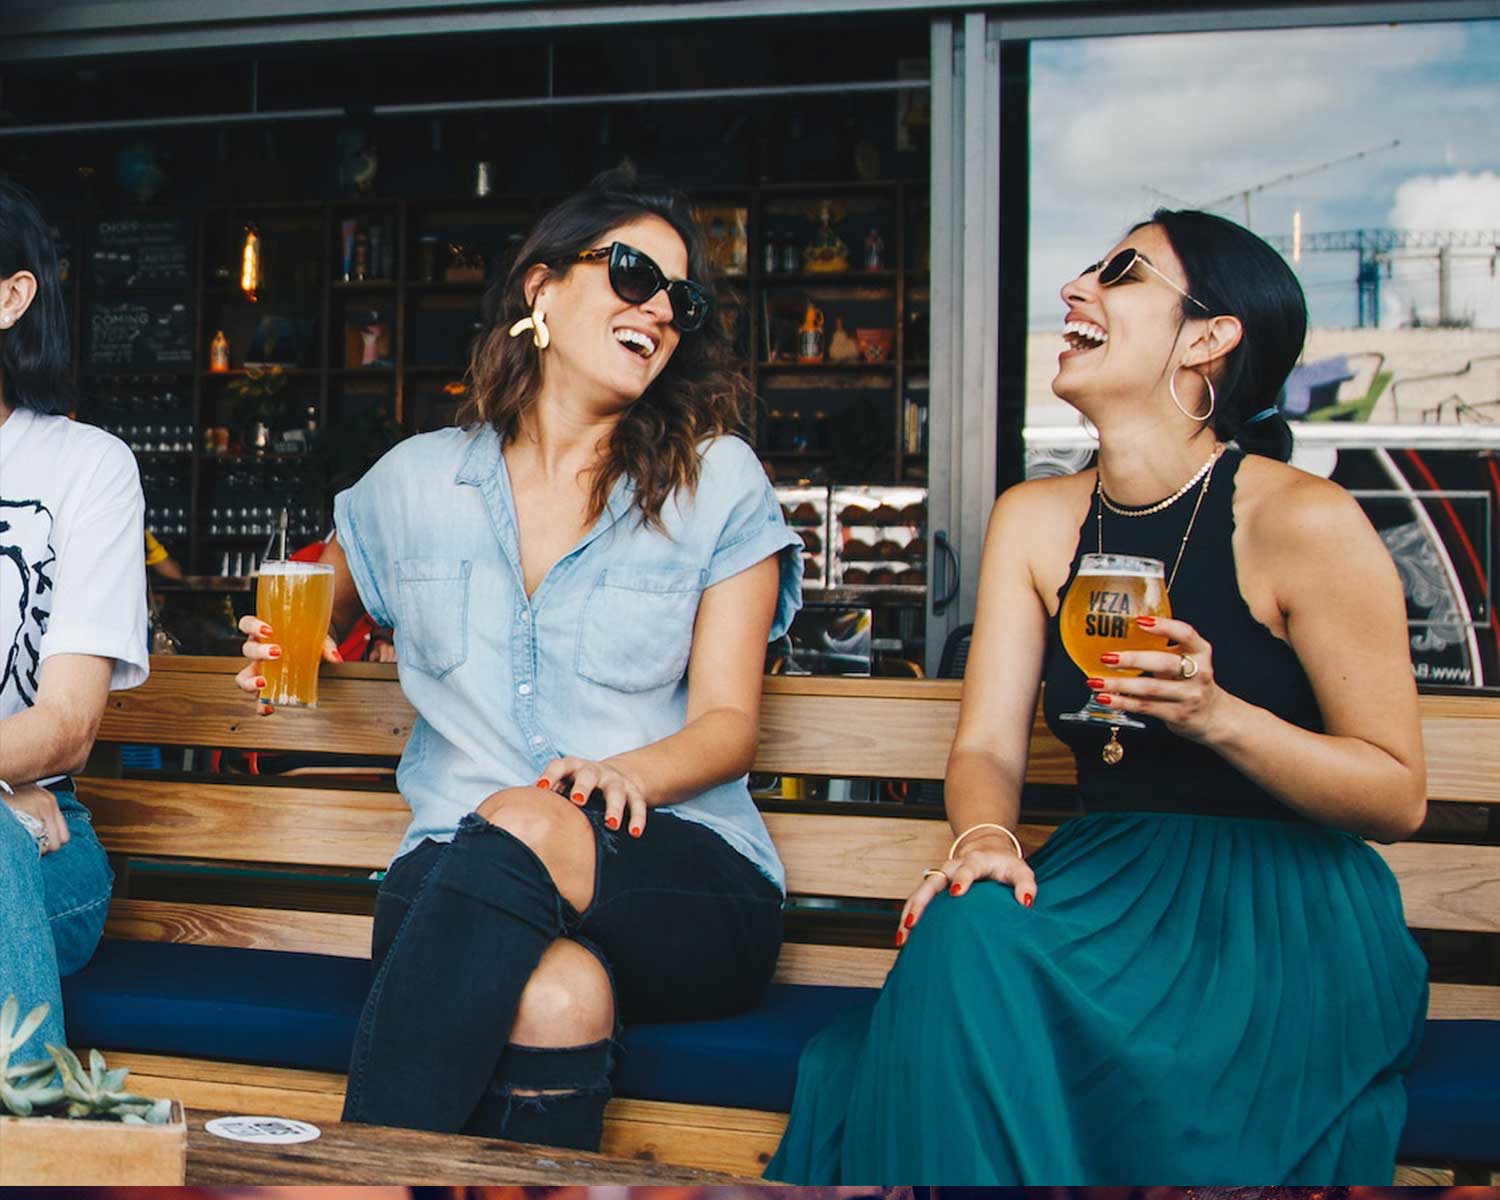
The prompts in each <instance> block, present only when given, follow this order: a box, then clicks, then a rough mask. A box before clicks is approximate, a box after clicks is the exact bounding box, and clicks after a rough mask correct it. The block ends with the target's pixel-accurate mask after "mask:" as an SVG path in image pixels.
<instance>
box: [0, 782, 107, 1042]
mask: <svg viewBox="0 0 1500 1200" xmlns="http://www.w3.org/2000/svg"><path fill="white" fill-rule="evenodd" d="M54 795H56V797H57V806H58V808H60V809H61V810H62V815H63V819H64V820H65V821H66V822H67V823H68V833H69V834H70V835H71V840H70V841H69V842H68V844H67V845H65V846H64V847H63V848H62V849H61V850H57V851H54V852H53V853H51V854H47V855H43V854H41V853H40V852H39V851H38V849H37V844H36V839H35V838H34V837H32V835H31V833H30V832H29V831H28V830H27V829H26V827H25V826H24V825H22V824H21V822H20V821H19V820H17V819H16V816H15V813H13V812H12V811H11V809H10V807H9V806H8V805H4V804H0V931H3V936H0V1000H3V999H4V998H5V997H6V996H9V995H11V994H12V993H14V994H15V995H16V997H17V998H18V999H19V1000H20V1002H21V1016H22V1017H25V1015H26V1014H27V1013H29V1012H30V1011H31V1010H32V1009H33V1008H35V1007H36V1006H37V1005H38V1004H42V1003H46V1004H47V1005H49V1006H50V1008H49V1010H48V1013H47V1019H46V1020H44V1021H43V1022H42V1024H41V1027H40V1028H39V1029H38V1030H37V1031H36V1032H35V1033H33V1034H32V1035H31V1037H30V1039H29V1040H28V1041H27V1043H26V1045H25V1047H24V1048H22V1049H21V1050H19V1051H17V1052H16V1053H15V1054H14V1055H13V1056H12V1062H18V1063H20V1062H29V1061H31V1060H32V1059H37V1058H45V1057H46V1051H45V1050H44V1049H43V1047H44V1046H45V1045H46V1043H48V1042H51V1043H52V1044H53V1045H55V1046H61V1045H65V1044H66V1039H65V1037H64V1035H63V1010H62V987H61V985H60V983H59V982H58V981H59V979H60V978H61V977H62V976H63V975H71V974H72V973H73V972H74V971H77V970H78V969H79V968H80V967H82V966H83V965H84V964H85V963H86V962H88V960H89V958H90V956H92V955H93V953H94V947H95V946H97V945H98V944H99V936H100V934H101V933H103V931H104V917H105V914H106V913H107V912H108V910H109V890H110V885H111V884H112V883H113V882H114V875H113V873H112V872H111V871H110V869H109V860H108V859H107V858H106V857H105V854H104V847H102V846H101V845H100V844H99V839H98V837H96V836H95V834H94V826H93V823H92V822H91V821H90V819H89V810H88V809H86V808H85V807H84V806H83V805H82V804H80V803H79V802H78V797H77V796H75V795H74V794H73V793H72V792H71V791H58V792H55V793H54Z"/></svg>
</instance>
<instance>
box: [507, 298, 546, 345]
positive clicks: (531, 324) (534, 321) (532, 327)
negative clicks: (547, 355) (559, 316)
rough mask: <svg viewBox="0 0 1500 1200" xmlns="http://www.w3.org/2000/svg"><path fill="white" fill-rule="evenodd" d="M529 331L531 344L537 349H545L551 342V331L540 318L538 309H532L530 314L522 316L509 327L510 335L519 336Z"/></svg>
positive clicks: (540, 313) (540, 314)
mask: <svg viewBox="0 0 1500 1200" xmlns="http://www.w3.org/2000/svg"><path fill="white" fill-rule="evenodd" d="M528 330H529V331H530V333H531V344H532V345H533V346H535V347H536V348H537V349H538V350H545V349H546V348H547V347H548V346H550V345H551V344H552V331H551V330H549V329H548V328H547V322H546V321H545V320H543V319H542V312H541V310H540V309H536V308H534V309H532V310H531V316H529V317H522V318H521V319H520V320H519V321H517V322H516V323H515V324H514V325H512V326H511V327H510V336H511V337H520V336H521V335H522V334H523V333H526V332H527V331H528Z"/></svg>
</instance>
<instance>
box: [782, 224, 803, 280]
mask: <svg viewBox="0 0 1500 1200" xmlns="http://www.w3.org/2000/svg"><path fill="white" fill-rule="evenodd" d="M781 269H782V271H783V272H784V273H785V274H794V273H795V272H797V271H800V270H802V251H801V250H799V249H798V248H797V239H796V238H794V237H793V236H792V235H791V234H790V233H784V234H782V241H781Z"/></svg>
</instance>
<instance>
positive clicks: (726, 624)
mask: <svg viewBox="0 0 1500 1200" xmlns="http://www.w3.org/2000/svg"><path fill="white" fill-rule="evenodd" d="M780 569H781V568H780V565H779V563H778V561H777V557H776V556H775V555H773V556H771V557H769V558H765V559H762V560H761V561H760V562H758V563H756V564H755V566H753V567H750V568H748V569H747V570H744V571H741V572H740V573H739V574H738V575H734V576H731V577H730V578H728V579H725V580H723V581H722V582H720V583H716V584H715V585H714V586H713V587H711V588H709V589H708V590H707V591H705V592H704V593H703V599H702V600H701V601H700V602H699V604H698V617H697V621H696V622H695V624H694V626H693V648H692V652H691V656H690V658H689V659H688V701H687V722H686V724H685V725H684V726H683V727H682V729H680V730H679V731H678V732H676V733H674V734H672V735H671V736H670V737H665V738H662V739H661V740H660V741H658V742H652V743H651V744H650V745H649V746H642V747H641V748H640V749H638V750H629V751H626V752H625V753H623V754H616V755H614V756H613V757H611V758H607V759H605V760H604V761H603V762H600V763H591V762H588V761H587V760H584V759H575V758H561V759H558V760H557V761H556V762H553V763H550V764H549V765H548V767H547V770H546V772H545V774H544V776H543V778H544V780H547V781H549V782H550V783H551V784H553V785H555V784H557V783H559V782H561V781H563V780H569V779H570V780H571V785H570V788H569V790H570V792H572V793H574V794H575V795H584V796H587V795H590V794H592V792H593V790H594V789H595V788H598V789H600V790H601V791H602V792H603V793H604V805H605V808H604V811H605V821H606V823H608V822H609V821H611V820H613V821H614V822H615V826H617V825H618V823H619V821H620V820H621V819H622V818H623V817H624V816H625V814H626V813H627V811H628V814H629V829H630V832H631V833H633V834H636V835H637V836H639V830H640V829H641V828H642V827H643V826H644V824H645V820H646V810H647V809H648V808H657V807H660V806H662V805H667V804H675V803H677V802H678V801H679V800H686V799H688V798H689V797H690V796H695V795H697V794H698V793H700V792H703V791H706V790H707V789H708V788H711V787H715V786H717V785H718V784H721V783H726V782H728V781H729V780H731V779H737V778H739V776H741V775H743V774H744V773H745V772H746V771H748V770H749V769H750V764H751V762H752V761H753V760H754V758H755V747H756V743H757V739H758V738H759V735H760V693H761V678H762V672H763V670H764V665H765V655H766V641H767V638H768V637H769V635H770V632H771V620H772V618H773V617H774V615H775V612H776V592H777V587H778V584H779V581H780ZM615 826H611V828H614V827H615Z"/></svg>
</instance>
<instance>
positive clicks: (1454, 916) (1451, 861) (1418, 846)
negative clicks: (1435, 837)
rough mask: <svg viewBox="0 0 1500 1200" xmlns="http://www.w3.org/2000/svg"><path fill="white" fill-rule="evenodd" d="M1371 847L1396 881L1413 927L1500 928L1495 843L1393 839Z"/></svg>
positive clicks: (1499, 861)
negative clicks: (1455, 842) (1400, 840)
mask: <svg viewBox="0 0 1500 1200" xmlns="http://www.w3.org/2000/svg"><path fill="white" fill-rule="evenodd" d="M1372 845H1374V844H1373V843H1372ZM1374 849H1375V850H1376V851H1377V852H1378V853H1379V854H1380V856H1381V857H1382V858H1384V859H1385V861H1386V864H1387V865H1388V866H1389V867H1390V868H1391V870H1392V871H1393V872H1394V873H1395V875H1396V878H1397V879H1398V880H1399V881H1400V884H1401V903H1402V905H1403V906H1404V908H1405V910H1406V923H1407V924H1408V925H1410V926H1411V927H1412V928H1413V929H1460V930H1471V931H1475V932H1480V933H1500V846H1453V845H1444V844H1442V843H1439V842H1397V843H1396V844H1395V845H1391V846H1380V845H1374Z"/></svg>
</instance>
